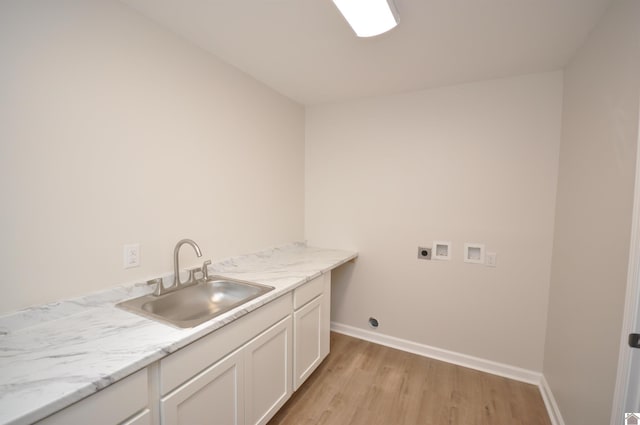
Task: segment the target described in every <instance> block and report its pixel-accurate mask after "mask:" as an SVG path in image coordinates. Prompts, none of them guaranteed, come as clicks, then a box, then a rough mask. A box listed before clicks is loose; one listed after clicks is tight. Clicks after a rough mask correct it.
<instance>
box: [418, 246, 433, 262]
mask: <svg viewBox="0 0 640 425" xmlns="http://www.w3.org/2000/svg"><path fill="white" fill-rule="evenodd" d="M418 259H420V260H431V248H425V247H422V246H419V247H418Z"/></svg>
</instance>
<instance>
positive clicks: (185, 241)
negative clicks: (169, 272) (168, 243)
mask: <svg viewBox="0 0 640 425" xmlns="http://www.w3.org/2000/svg"><path fill="white" fill-rule="evenodd" d="M184 244H189V245H191V246H192V247H193V249H194V250H195V251H196V255H197V256H198V258H200V257H202V252H200V247H199V246H198V244H197V243H195V242H194V241H192V240H191V239H182V240H181V241H178V243H177V244H176V247H175V248H174V249H173V285H171V288H173V287H175V288H176V289H178V287H179V286H180V285H189V284H192V283H193V270H191V271H190V272H189V279H188V280H187V281H186V282H180V266H179V264H178V262H179V261H180V260H179V259H178V254H180V248H181V247H182V245H184Z"/></svg>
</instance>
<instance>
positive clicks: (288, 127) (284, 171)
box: [0, 0, 304, 312]
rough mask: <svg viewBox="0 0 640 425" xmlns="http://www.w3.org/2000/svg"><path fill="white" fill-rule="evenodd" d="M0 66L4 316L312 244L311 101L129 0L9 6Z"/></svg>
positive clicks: (19, 1) (4, 5)
mask: <svg viewBox="0 0 640 425" xmlns="http://www.w3.org/2000/svg"><path fill="white" fill-rule="evenodd" d="M0 57H2V66H0V197H1V199H2V207H1V208H0V235H2V236H1V238H2V255H0V270H2V277H1V278H0V285H1V287H2V297H0V312H3V311H9V310H13V309H16V308H20V307H24V306H27V305H30V304H38V303H43V302H47V301H51V300H55V299H60V298H68V297H70V296H73V295H78V294H84V293H87V292H91V291H93V290H96V289H100V288H104V287H108V286H112V285H115V284H120V283H126V282H133V281H139V280H141V279H143V278H150V277H153V276H157V275H159V274H161V273H165V272H168V271H170V270H171V269H172V253H173V246H174V245H175V243H176V242H177V241H178V240H179V239H180V238H184V237H190V238H193V239H194V240H195V241H196V242H198V243H199V244H200V246H201V248H202V250H203V253H204V258H212V259H214V260H215V259H220V258H221V257H226V256H230V255H235V254H239V253H242V252H246V251H250V250H254V249H259V248H263V247H266V246H270V245H274V244H280V243H284V242H290V241H292V240H301V239H302V238H303V220H304V214H303V208H304V198H303V190H304V187H303V184H304V183H303V181H304V171H303V170H304V109H303V108H302V107H301V106H300V105H298V104H295V103H293V102H291V101H290V100H288V99H286V98H284V97H283V96H281V95H279V94H276V93H275V92H274V91H272V90H271V89H269V88H267V87H265V86H263V85H262V84H260V83H258V82H256V81H255V80H253V79H251V78H249V77H247V76H246V75H244V74H242V73H240V72H239V71H237V70H236V69H233V68H231V67H230V66H228V65H226V64H224V63H222V62H221V61H219V60H217V59H215V58H213V57H211V55H210V54H208V53H206V52H204V51H201V50H199V49H197V48H195V47H193V46H192V45H191V44H189V43H187V42H184V41H182V40H181V39H179V38H177V37H176V36H174V35H172V34H171V33H170V32H168V31H166V30H164V29H162V28H161V27H159V26H157V25H156V24H154V23H152V22H151V21H149V20H147V19H146V18H143V17H142V16H141V15H139V14H137V13H136V12H134V11H132V10H131V9H129V8H128V7H126V6H124V5H122V4H121V3H119V2H117V1H87V0H77V1H65V0H57V1H46V2H43V1H29V0H15V1H11V0H9V1H2V2H1V3H0ZM134 242H139V243H140V244H141V250H142V251H141V255H142V267H140V268H137V269H130V270H126V271H125V270H123V264H122V263H123V259H122V255H123V254H122V250H123V244H126V243H134ZM186 251H187V250H185V253H184V255H183V263H184V265H185V266H186V265H195V264H199V262H200V261H201V260H197V261H196V259H195V255H194V254H193V253H192V252H186ZM204 258H203V259H204Z"/></svg>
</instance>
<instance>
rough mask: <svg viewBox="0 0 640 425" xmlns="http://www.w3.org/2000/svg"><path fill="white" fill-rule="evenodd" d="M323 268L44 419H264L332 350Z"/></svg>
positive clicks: (251, 422)
mask: <svg viewBox="0 0 640 425" xmlns="http://www.w3.org/2000/svg"><path fill="white" fill-rule="evenodd" d="M330 307H331V274H330V273H325V274H323V275H321V276H319V277H317V278H315V279H313V280H311V281H309V282H307V283H305V284H304V285H302V286H300V287H298V288H296V289H295V290H294V291H293V292H290V293H287V294H285V295H283V296H281V297H279V298H277V299H275V300H273V301H271V302H269V303H268V304H266V305H264V306H262V307H260V308H258V309H257V310H255V311H253V312H251V313H249V314H247V315H245V316H243V317H241V318H239V319H237V320H234V321H232V322H231V323H229V324H227V325H225V326H223V327H222V328H220V329H218V330H216V331H214V332H212V333H210V334H209V335H207V336H204V337H202V338H200V339H199V340H197V341H195V342H193V343H191V344H189V345H188V346H186V347H184V348H182V349H180V350H178V351H177V352H175V353H173V354H171V355H169V356H167V357H164V358H163V359H161V360H160V361H159V362H157V363H154V364H152V365H150V366H149V367H148V368H145V369H143V370H141V371H139V372H136V373H134V374H133V375H131V376H129V377H127V378H124V379H123V380H121V381H119V382H117V383H115V384H113V385H111V386H109V387H107V388H106V389H104V390H102V391H100V392H98V393H96V394H94V395H92V396H90V397H87V398H86V399H84V400H82V401H80V402H78V403H76V404H74V405H72V406H70V407H68V408H66V409H64V410H61V411H60V412H58V413H55V414H54V415H52V416H49V417H47V418H45V419H43V420H42V421H40V422H38V424H39V425H68V424H85V423H86V424H89V423H90V424H92V425H115V424H119V425H160V424H161V425H264V424H266V423H267V422H268V421H269V420H270V419H271V418H272V417H273V415H275V413H276V412H277V411H278V410H279V409H280V408H281V407H282V406H283V405H284V403H285V402H286V401H287V400H288V399H289V397H290V396H291V394H292V392H293V391H295V390H297V389H298V388H299V387H300V385H302V383H303V382H304V381H305V380H306V379H307V378H308V377H309V375H310V374H311V373H312V372H313V371H314V370H315V369H316V368H317V367H318V365H319V364H320V363H321V362H322V360H323V359H324V358H325V357H326V356H327V355H328V354H329V324H330Z"/></svg>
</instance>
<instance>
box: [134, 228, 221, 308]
mask: <svg viewBox="0 0 640 425" xmlns="http://www.w3.org/2000/svg"><path fill="white" fill-rule="evenodd" d="M184 244H187V245H191V247H192V248H193V249H194V251H195V252H196V255H197V256H198V257H202V252H201V251H200V247H199V246H198V244H197V243H195V242H194V241H192V240H191V239H182V240H180V241H178V243H177V244H176V247H175V248H174V249H173V283H172V284H171V286H169V287H168V288H165V287H164V285H163V282H162V278H161V277H159V278H156V279H151V280H149V281H147V285H156V289H155V290H154V291H153V295H155V296H160V295H163V294H166V293H169V292H173V291H176V290H178V289H180V288H182V287H185V286H191V285H195V284H196V283H198V282H199V281H200V280H196V278H195V273H197V272H201V273H202V275H203V277H202V279H201V280H206V279H207V278H208V277H209V276H208V270H207V265H209V264H211V261H210V260H207V261H205V262H204V263H203V265H202V269H198V268H196V269H191V270H189V277H188V279H187V281H186V282H181V281H180V264H179V262H180V260H179V258H178V257H179V254H180V248H181V247H182V245H184Z"/></svg>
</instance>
